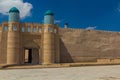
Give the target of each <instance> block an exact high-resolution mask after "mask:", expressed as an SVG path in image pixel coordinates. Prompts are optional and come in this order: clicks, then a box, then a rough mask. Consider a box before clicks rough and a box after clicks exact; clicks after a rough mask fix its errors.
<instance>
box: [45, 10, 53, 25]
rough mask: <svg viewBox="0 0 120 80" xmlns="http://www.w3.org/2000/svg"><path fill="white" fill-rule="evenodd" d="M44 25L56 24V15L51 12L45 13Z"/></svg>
mask: <svg viewBox="0 0 120 80" xmlns="http://www.w3.org/2000/svg"><path fill="white" fill-rule="evenodd" d="M44 24H54V13H53V12H52V11H51V10H48V11H47V12H46V13H45V16H44Z"/></svg>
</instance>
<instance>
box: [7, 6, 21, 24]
mask: <svg viewBox="0 0 120 80" xmlns="http://www.w3.org/2000/svg"><path fill="white" fill-rule="evenodd" d="M19 13H20V12H19V10H18V9H17V8H16V7H12V8H11V9H10V10H9V22H19Z"/></svg>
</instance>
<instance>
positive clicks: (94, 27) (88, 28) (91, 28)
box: [85, 26, 97, 30]
mask: <svg viewBox="0 0 120 80" xmlns="http://www.w3.org/2000/svg"><path fill="white" fill-rule="evenodd" d="M96 28H97V27H96V26H93V27H87V28H85V29H86V30H95V29H96Z"/></svg>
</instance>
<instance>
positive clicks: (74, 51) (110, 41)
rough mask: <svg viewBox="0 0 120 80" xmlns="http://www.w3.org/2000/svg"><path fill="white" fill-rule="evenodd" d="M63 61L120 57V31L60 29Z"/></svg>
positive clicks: (86, 60) (85, 60)
mask: <svg viewBox="0 0 120 80" xmlns="http://www.w3.org/2000/svg"><path fill="white" fill-rule="evenodd" d="M59 33H60V37H61V40H60V57H61V58H60V60H61V62H83V61H84V62H88V61H97V59H102V58H108V59H114V58H120V33H119V32H107V31H106V32H105V31H95V30H82V29H69V28H68V29H60V30H59Z"/></svg>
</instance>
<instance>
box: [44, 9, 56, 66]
mask: <svg viewBox="0 0 120 80" xmlns="http://www.w3.org/2000/svg"><path fill="white" fill-rule="evenodd" d="M43 30H44V31H43V51H42V52H43V54H42V64H53V63H54V62H55V61H54V60H55V58H54V55H55V36H54V34H55V33H54V14H53V12H52V11H50V10H48V11H47V12H46V13H45V15H44V26H43Z"/></svg>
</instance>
